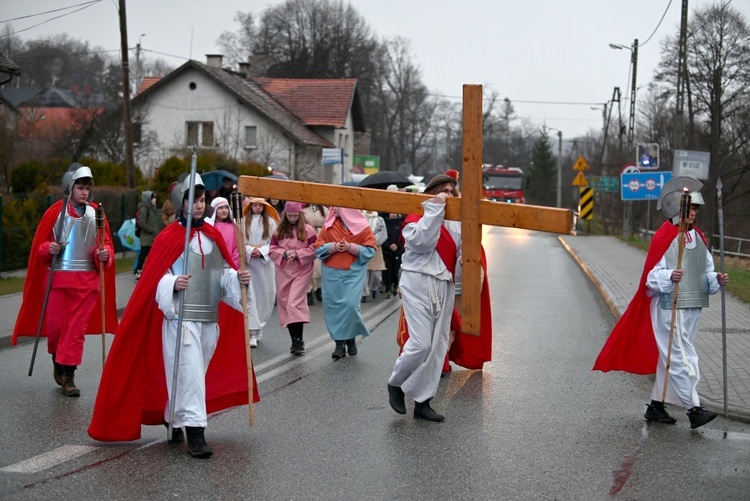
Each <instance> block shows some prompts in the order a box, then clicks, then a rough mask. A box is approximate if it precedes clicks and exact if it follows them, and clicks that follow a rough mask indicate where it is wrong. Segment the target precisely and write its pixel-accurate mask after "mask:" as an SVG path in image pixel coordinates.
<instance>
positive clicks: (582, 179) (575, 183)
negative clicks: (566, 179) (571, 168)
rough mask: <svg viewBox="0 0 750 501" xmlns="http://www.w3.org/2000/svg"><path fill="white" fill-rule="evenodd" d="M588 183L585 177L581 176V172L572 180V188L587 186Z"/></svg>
mask: <svg viewBox="0 0 750 501" xmlns="http://www.w3.org/2000/svg"><path fill="white" fill-rule="evenodd" d="M588 185H589V182H588V181H586V176H584V175H583V172H581V171H578V175H576V178H575V179H574V180H573V186H588Z"/></svg>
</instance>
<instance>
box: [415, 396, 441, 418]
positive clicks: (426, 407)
mask: <svg viewBox="0 0 750 501" xmlns="http://www.w3.org/2000/svg"><path fill="white" fill-rule="evenodd" d="M414 418H415V419H426V420H427V421H435V422H438V423H439V422H441V421H445V416H443V415H442V414H438V413H437V412H435V411H434V410H433V408H432V407H430V399H429V398H428V399H427V400H425V401H424V402H414Z"/></svg>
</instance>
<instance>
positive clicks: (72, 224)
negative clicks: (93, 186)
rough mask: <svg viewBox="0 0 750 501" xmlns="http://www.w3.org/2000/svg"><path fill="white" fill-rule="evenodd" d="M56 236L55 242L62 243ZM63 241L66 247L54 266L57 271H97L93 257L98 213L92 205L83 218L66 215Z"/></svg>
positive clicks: (87, 206)
mask: <svg viewBox="0 0 750 501" xmlns="http://www.w3.org/2000/svg"><path fill="white" fill-rule="evenodd" d="M60 240H61V238H60V236H59V235H55V241H60ZM62 240H63V241H64V242H65V246H64V247H63V249H62V252H61V253H60V258H59V259H58V260H57V262H56V263H55V264H54V269H55V270H63V271H93V270H95V269H96V267H95V266H94V262H93V261H92V255H93V253H94V251H95V248H96V212H95V211H94V208H93V207H91V206H90V205H86V211H85V212H84V213H83V216H81V217H71V215H70V214H67V213H66V214H65V219H63V229H62Z"/></svg>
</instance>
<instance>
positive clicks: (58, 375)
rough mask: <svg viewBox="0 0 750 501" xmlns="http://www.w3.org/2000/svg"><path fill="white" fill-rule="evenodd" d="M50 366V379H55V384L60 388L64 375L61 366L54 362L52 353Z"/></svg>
mask: <svg viewBox="0 0 750 501" xmlns="http://www.w3.org/2000/svg"><path fill="white" fill-rule="evenodd" d="M52 366H53V371H52V377H54V378H55V383H57V385H58V386H62V385H63V376H64V375H65V374H64V372H63V366H62V364H58V363H57V362H56V361H55V354H54V353H53V354H52Z"/></svg>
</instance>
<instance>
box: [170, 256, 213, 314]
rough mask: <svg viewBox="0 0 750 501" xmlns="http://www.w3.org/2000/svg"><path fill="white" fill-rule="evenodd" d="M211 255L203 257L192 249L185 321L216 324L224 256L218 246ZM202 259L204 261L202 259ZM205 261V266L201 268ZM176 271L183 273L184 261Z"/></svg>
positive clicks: (189, 262) (189, 260) (185, 300)
mask: <svg viewBox="0 0 750 501" xmlns="http://www.w3.org/2000/svg"><path fill="white" fill-rule="evenodd" d="M212 247H213V249H212V250H211V252H210V253H209V254H205V255H204V256H201V255H200V254H198V253H196V252H194V251H193V250H192V248H191V250H190V258H189V259H188V272H187V274H188V275H192V276H191V277H190V285H189V286H188V288H187V289H186V290H185V296H184V297H183V301H184V310H183V317H182V318H183V320H189V321H193V322H216V321H217V320H218V318H219V301H221V278H222V276H223V275H224V256H223V255H222V254H221V251H220V250H219V248H218V247H217V246H216V245H212ZM201 258H202V259H201ZM201 261H203V266H201ZM176 264H177V265H179V267H178V268H177V269H176V270H175V271H176V272H178V273H181V272H182V271H181V270H182V259H180V260H179V262H178V263H176Z"/></svg>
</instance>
